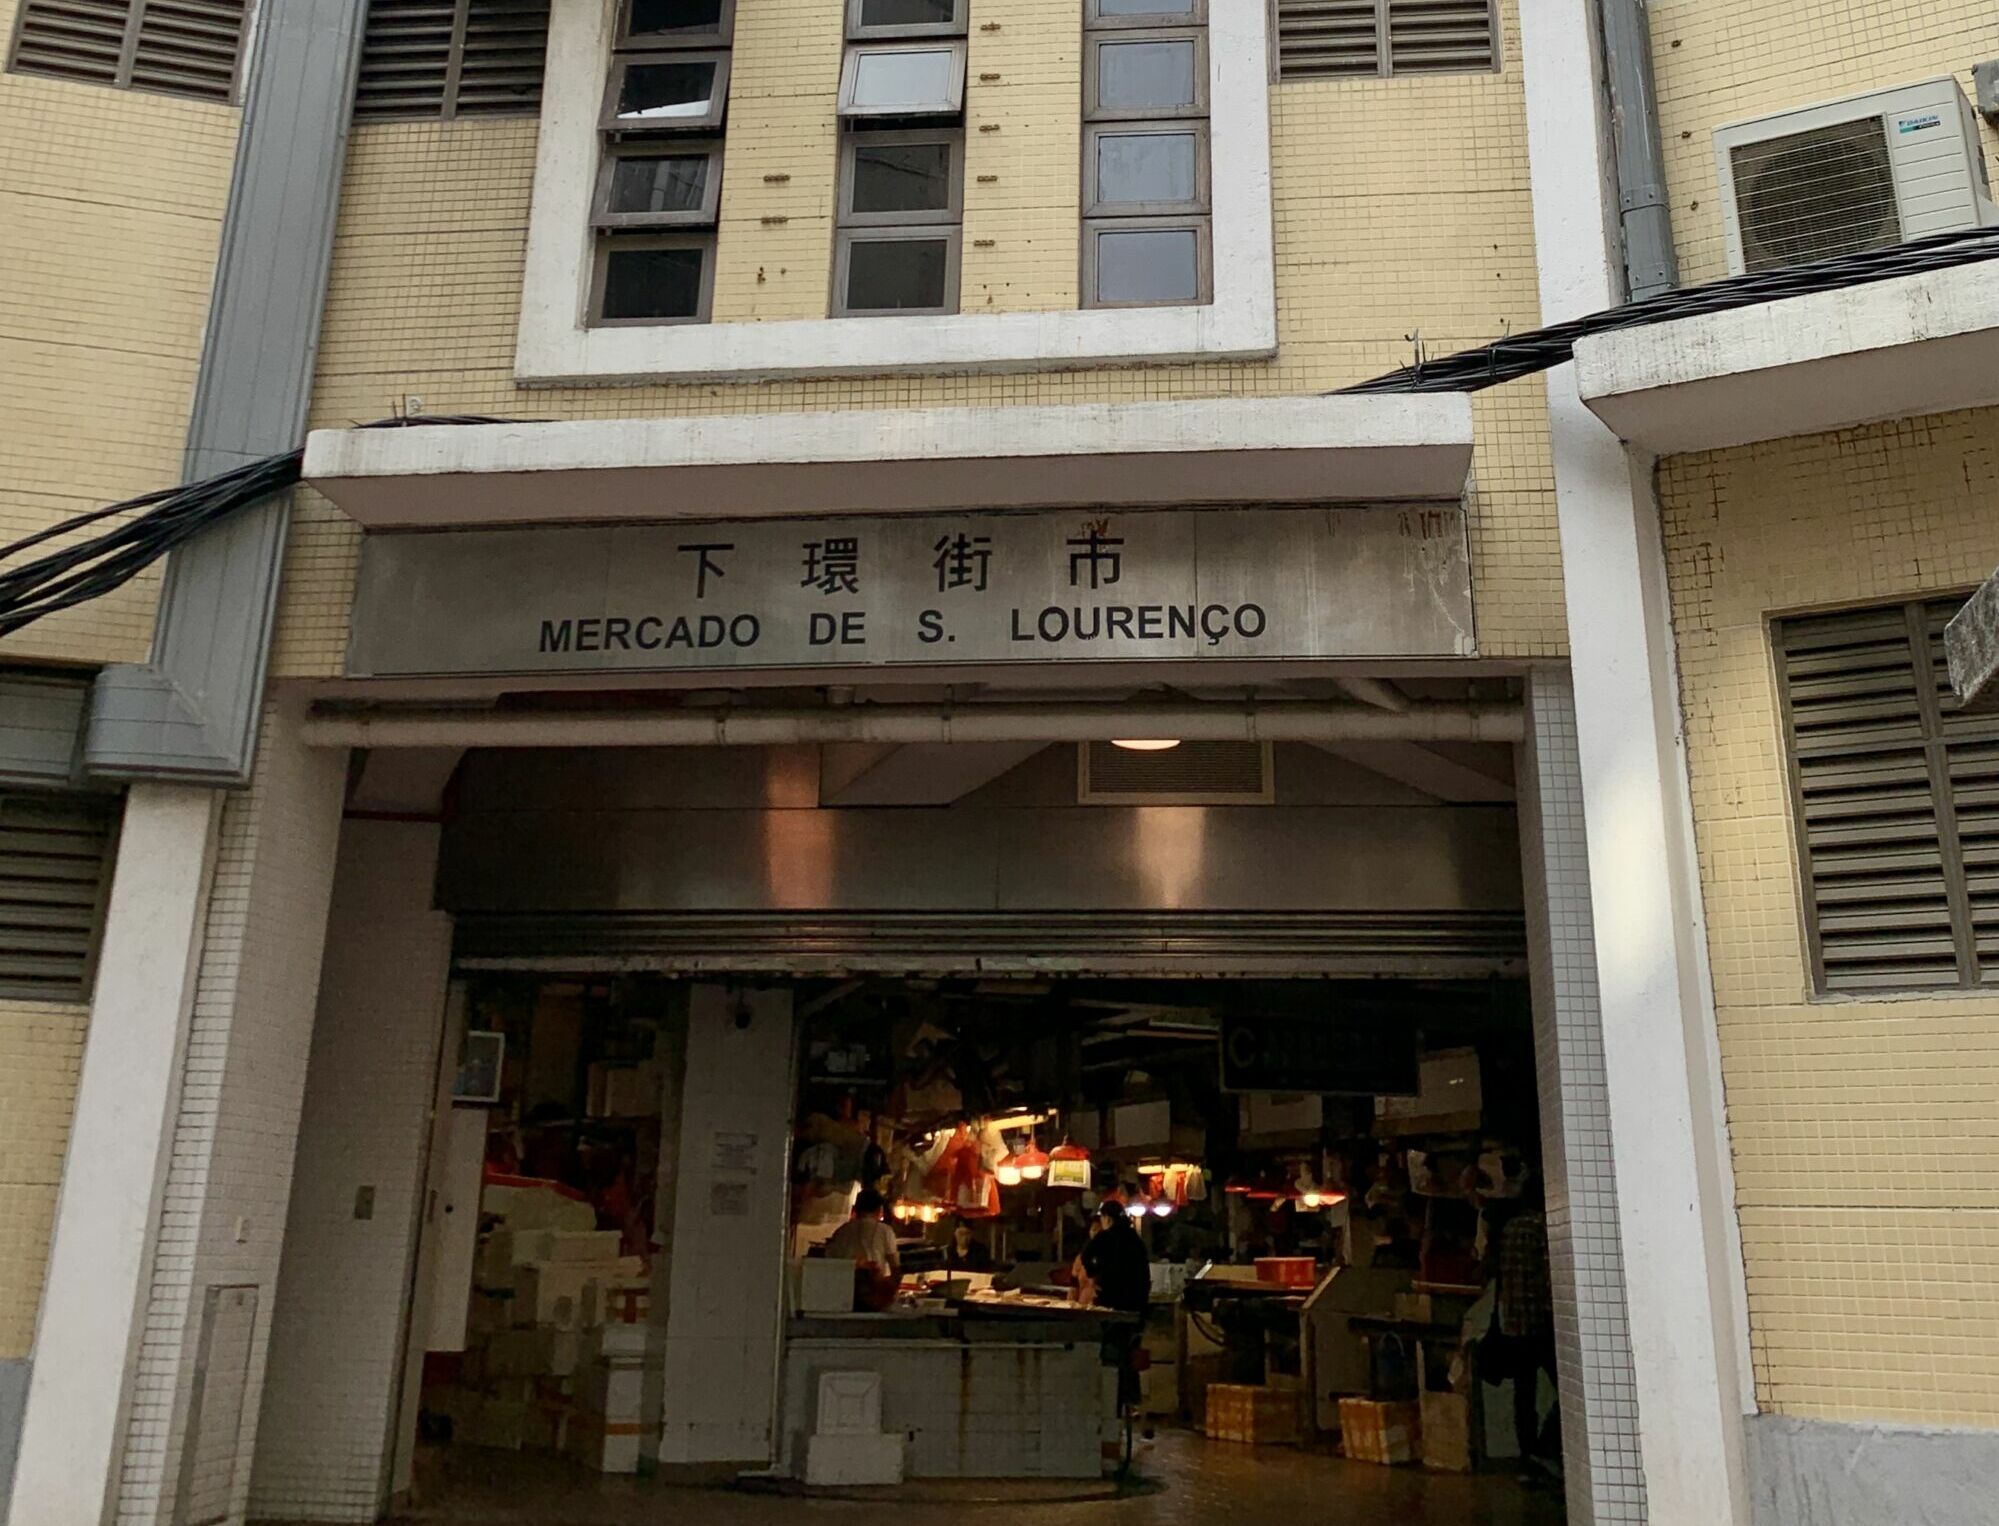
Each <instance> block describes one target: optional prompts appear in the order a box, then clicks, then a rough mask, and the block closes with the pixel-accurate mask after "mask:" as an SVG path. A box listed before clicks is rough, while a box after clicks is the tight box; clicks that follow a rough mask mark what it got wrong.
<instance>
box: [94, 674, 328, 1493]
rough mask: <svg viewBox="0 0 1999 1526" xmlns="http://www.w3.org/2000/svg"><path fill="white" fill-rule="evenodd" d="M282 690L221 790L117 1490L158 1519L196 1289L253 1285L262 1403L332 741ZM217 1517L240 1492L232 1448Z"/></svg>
mask: <svg viewBox="0 0 1999 1526" xmlns="http://www.w3.org/2000/svg"><path fill="white" fill-rule="evenodd" d="M299 710H300V707H299V705H298V704H297V703H295V702H291V701H288V700H285V699H283V698H280V699H277V700H274V701H273V702H272V703H271V705H270V706H269V707H268V709H267V710H266V713H265V718H264V725H263V732H262V737H261V741H260V746H259V752H258V760H257V771H256V775H255V777H254V779H253V780H252V782H251V785H250V787H249V789H247V790H245V791H243V792H242V793H240V794H235V795H231V796H230V797H229V798H228V801H227V803H226V804H225V805H224V807H223V816H222V831H221V839H220V845H219V848H218V852H217V862H216V871H215V886H214V891H213V893H212V895H211V896H210V899H209V908H208V921H207V929H206V936H205V944H204V948H203V953H202V960H201V973H200V977H199V980H198V982H197V987H196V993H195V1004H194V1017H193V1022H192V1025H191V1030H190V1033H189V1037H188V1051H187V1063H186V1067H185V1071H184V1074H183V1076H182V1080H181V1097H180V1108H179V1114H178V1117H177V1119H176V1122H175V1126H174V1142H173V1156H172V1160H171V1162H170V1164H169V1167H168V1174H167V1185H166V1195H165V1203H164V1207H163V1210H162V1214H161V1221H160V1226H159V1235H158V1239H157V1243H156V1248H155V1251H154V1258H153V1269H152V1277H151V1287H150V1293H149V1295H148V1298H147V1303H146V1310H145V1328H144V1334H143V1336H142V1338H141V1346H140V1352H139V1361H138V1370H137V1375H136V1379H135V1381H134V1384H133V1390H132V1399H131V1403H130V1408H129V1411H128V1415H127V1423H126V1430H125V1446H124V1451H123V1465H122V1471H121V1476H120V1479H119V1485H118V1490H117V1514H116V1519H117V1521H118V1522H119V1523H120V1526H165V1523H166V1522H167V1521H168V1520H169V1519H170V1517H171V1511H172V1502H173V1490H174V1487H175V1484H176V1482H177V1480H178V1473H179V1462H178V1460H179V1456H180V1448H181V1443H182V1437H183V1435H184V1432H185V1428H186V1419H187V1403H188V1397H189V1393H190V1390H191V1387H192V1382H193V1372H194V1343H195V1341H196V1340H197V1338H198V1335H199V1331H198V1329H197V1326H198V1324H199V1311H200V1307H201V1298H202V1290H203V1289H205V1288H207V1287H210V1286H213V1285H216V1284H225V1283H226V1284H233V1285H243V1286H254V1287H256V1288H258V1289H260V1290H261V1296H260V1298H259V1305H260V1309H261V1311H262V1312H261V1314H260V1317H259V1320H258V1324H257V1330H256V1334H255V1336H254V1338H253V1340H252V1345H251V1354H250V1365H249V1372H250V1380H249V1384H248V1389H247V1391H246V1393H245V1395H244V1413H245V1414H246V1415H247V1416H250V1417H255V1416H256V1415H257V1414H258V1412H259V1408H260V1406H261V1403H262V1391H263V1373H264V1358H265V1353H266V1351H267V1349H268V1341H269V1331H270V1315H269V1311H270V1308H271V1305H272V1303H273V1302H274V1300H273V1298H272V1297H271V1289H272V1286H273V1284H274V1283H275V1282H276V1279H277V1273H278V1248H279V1243H280V1239H281V1236H282V1231H283V1228H284V1222H285V1207H286V1200H287V1198H288V1196H289V1194H290V1191H291V1175H292V1157H293V1151H294V1147H295V1146H296V1144H297V1140H298V1123H299V1107H300V1100H301V1097H302V1094H303V1092H304V1084H305V1066H306V1054H307V1050H308V1048H309V1046H310V1043H311V1038H312V1015H313V1003H314V997H315V994H316V992H317V990H318V986H319V962H320V950H321V946H322V941H323V938H324V934H325V928H326V913H327V904H328V899H329V895H330V892H331V889H332V881H333V865H334V856H335V848H336V844H337V837H338V832H339V827H340V804H341V792H342V787H343V783H344V779H345V773H346V762H347V760H346V756H345V754H344V753H341V752H339V751H336V750H331V749H320V750H308V749H307V748H305V747H303V746H302V745H300V743H299V742H298V740H297V723H298V718H299ZM255 1431H256V1426H255V1423H254V1418H253V1419H252V1421H251V1422H250V1423H246V1424H245V1425H244V1427H243V1442H242V1445H243V1448H244V1449H245V1453H246V1455H245V1456H244V1457H243V1459H242V1465H241V1466H240V1467H238V1469H237V1470H236V1481H235V1488H234V1494H235V1497H234V1499H232V1501H231V1506H230V1516H229V1519H230V1520H231V1521H232V1522H234V1521H239V1520H241V1518H242V1515H243V1511H244V1507H245V1505H246V1504H247V1502H248V1494H249V1485H250V1468H249V1465H248V1456H247V1453H248V1451H249V1450H251V1449H253V1448H254V1445H255Z"/></svg>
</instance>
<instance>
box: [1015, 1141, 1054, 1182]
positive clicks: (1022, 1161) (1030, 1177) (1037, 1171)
mask: <svg viewBox="0 0 1999 1526" xmlns="http://www.w3.org/2000/svg"><path fill="white" fill-rule="evenodd" d="M1013 1163H1014V1164H1015V1165H1016V1166H1018V1167H1020V1179H1021V1180H1022V1181H1026V1182H1038V1181H1041V1180H1043V1179H1044V1178H1046V1176H1047V1175H1048V1152H1047V1151H1046V1150H1044V1149H1042V1148H1041V1147H1040V1146H1039V1145H1037V1144H1036V1143H1035V1142H1034V1141H1033V1140H1032V1139H1029V1140H1028V1141H1027V1148H1026V1149H1024V1150H1022V1151H1020V1152H1019V1153H1018V1154H1016V1155H1015V1156H1014V1157H1013Z"/></svg>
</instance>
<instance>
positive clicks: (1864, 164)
mask: <svg viewBox="0 0 1999 1526" xmlns="http://www.w3.org/2000/svg"><path fill="white" fill-rule="evenodd" d="M1729 162H1730V166H1731V169H1732V172H1733V174H1734V178H1735V215H1736V220H1737V222H1738V223H1739V224H1740V226H1741V229H1742V263H1743V268H1744V270H1745V271H1747V272H1749V273H1754V272H1756V271H1759V270H1777V269H1780V268H1782V267H1783V266H1786V265H1796V264H1798V263H1800V262H1802V261H1804V260H1821V259H1830V258H1831V257H1832V256H1834V255H1839V254H1857V253H1859V252H1860V251H1862V250H1867V249H1887V248H1889V247H1891V246H1893V245H1895V244H1899V243H1900V242H1901V241H1902V219H1901V215H1900V214H1899V213H1898V212H1897V211H1896V208H1895V174H1894V170H1893V168H1892V167H1891V165H1890V164H1889V160H1888V137H1887V133H1886V131H1885V129H1884V128H1883V126H1882V122H1881V118H1879V117H1863V118H1861V119H1860V120H1859V121H1856V122H1838V123H1835V124H1833V125H1832V126H1830V127H1815V128H1813V129H1812V130H1810V131H1809V132H1800V133H1790V134H1787V135H1786V136H1784V137H1781V138H1770V139H1767V140H1766V141H1764V142H1762V143H1745V144H1743V145H1741V146H1740V147H1738V148H1736V149H1734V150H1732V151H1731V152H1730V155H1729Z"/></svg>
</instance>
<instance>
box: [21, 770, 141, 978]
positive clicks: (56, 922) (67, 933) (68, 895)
mask: <svg viewBox="0 0 1999 1526" xmlns="http://www.w3.org/2000/svg"><path fill="white" fill-rule="evenodd" d="M117 819H118V806H117V802H116V801H115V800H113V799H110V798H107V797H103V796H95V795H88V796H86V795H54V794H47V795H44V794H22V795H0V995H7V996H16V997H19V996H27V997H35V998H39V999H41V1000H45V1001H81V1000H83V999H84V998H85V996H86V994H87V990H88V980H89V975H90V963H91V958H92V955H93V954H94V952H95V950H96V942H97V928H98V920H99V914H100V908H101V906H102V904H103V899H104V888H105V883H106V877H107V875H108V874H109V873H110V866H111V841H112V837H113V835H114V830H115V827H116V824H117Z"/></svg>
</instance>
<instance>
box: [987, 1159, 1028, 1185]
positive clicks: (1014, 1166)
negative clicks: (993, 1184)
mask: <svg viewBox="0 0 1999 1526" xmlns="http://www.w3.org/2000/svg"><path fill="white" fill-rule="evenodd" d="M1022 1174H1023V1173H1022V1172H1021V1169H1020V1157H1019V1156H1018V1155H1009V1156H1007V1157H1005V1158H1004V1159H1003V1160H1001V1161H1000V1163H999V1164H998V1165H997V1166H994V1167H993V1175H994V1176H995V1177H997V1178H998V1179H999V1184H1000V1185H1001V1186H1002V1187H1018V1186H1019V1185H1020V1182H1021V1177H1022Z"/></svg>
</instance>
